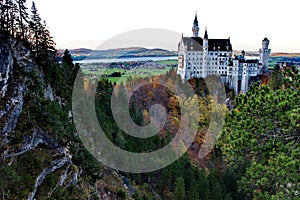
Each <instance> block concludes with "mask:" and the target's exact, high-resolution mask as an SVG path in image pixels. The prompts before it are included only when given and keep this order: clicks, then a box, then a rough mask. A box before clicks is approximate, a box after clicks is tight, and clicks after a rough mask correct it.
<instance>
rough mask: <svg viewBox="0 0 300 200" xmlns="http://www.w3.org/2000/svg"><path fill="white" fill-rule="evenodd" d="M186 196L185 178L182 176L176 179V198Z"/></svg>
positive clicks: (176, 199)
mask: <svg viewBox="0 0 300 200" xmlns="http://www.w3.org/2000/svg"><path fill="white" fill-rule="evenodd" d="M184 197H185V185H184V179H183V178H182V177H181V176H180V177H178V178H177V179H176V182H175V191H174V199H175V200H183V199H184Z"/></svg>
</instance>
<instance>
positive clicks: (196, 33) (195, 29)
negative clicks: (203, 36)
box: [192, 12, 199, 37]
mask: <svg viewBox="0 0 300 200" xmlns="http://www.w3.org/2000/svg"><path fill="white" fill-rule="evenodd" d="M192 31H193V37H199V25H198V19H197V12H196V14H195V19H194V23H193V28H192Z"/></svg>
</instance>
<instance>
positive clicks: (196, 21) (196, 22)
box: [194, 12, 198, 26]
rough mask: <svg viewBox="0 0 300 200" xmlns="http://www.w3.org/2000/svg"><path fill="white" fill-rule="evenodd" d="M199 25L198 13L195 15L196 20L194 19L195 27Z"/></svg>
mask: <svg viewBox="0 0 300 200" xmlns="http://www.w3.org/2000/svg"><path fill="white" fill-rule="evenodd" d="M195 25H197V26H198V19H197V12H196V14H195V19H194V26H195Z"/></svg>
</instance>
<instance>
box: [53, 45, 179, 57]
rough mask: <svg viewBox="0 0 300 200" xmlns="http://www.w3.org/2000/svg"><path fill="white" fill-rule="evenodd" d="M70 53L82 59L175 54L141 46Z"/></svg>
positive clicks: (77, 50)
mask: <svg viewBox="0 0 300 200" xmlns="http://www.w3.org/2000/svg"><path fill="white" fill-rule="evenodd" d="M69 51H70V53H71V54H72V56H73V59H74V60H83V59H101V58H125V57H143V56H149V57H157V56H177V52H176V51H169V50H165V49H159V48H154V49H147V48H142V47H130V48H119V49H108V50H92V49H85V48H79V49H70V50H69ZM58 52H59V54H60V56H62V55H63V52H64V50H59V51H58Z"/></svg>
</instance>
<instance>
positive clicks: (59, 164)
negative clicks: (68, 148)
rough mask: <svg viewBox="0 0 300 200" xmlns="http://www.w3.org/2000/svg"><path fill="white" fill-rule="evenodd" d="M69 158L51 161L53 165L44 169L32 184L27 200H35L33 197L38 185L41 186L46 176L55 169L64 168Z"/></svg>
mask: <svg viewBox="0 0 300 200" xmlns="http://www.w3.org/2000/svg"><path fill="white" fill-rule="evenodd" d="M70 162H71V161H70V158H69V157H68V156H66V157H64V158H62V159H60V160H55V161H53V165H52V166H51V167H49V168H48V169H44V170H43V171H42V173H41V174H40V175H38V177H37V179H36V181H35V184H34V190H33V192H31V193H30V194H29V196H28V198H27V200H33V199H35V195H36V192H37V189H38V187H39V186H40V185H42V183H43V182H44V179H45V178H46V176H47V175H48V174H50V173H52V172H54V171H56V170H57V169H60V168H61V167H62V166H64V165H65V164H66V163H70Z"/></svg>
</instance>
